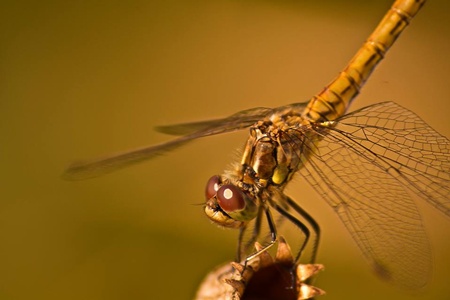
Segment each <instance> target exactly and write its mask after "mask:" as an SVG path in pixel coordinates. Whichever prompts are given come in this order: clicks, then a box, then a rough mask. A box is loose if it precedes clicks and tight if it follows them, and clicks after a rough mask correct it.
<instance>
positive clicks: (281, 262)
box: [195, 237, 325, 300]
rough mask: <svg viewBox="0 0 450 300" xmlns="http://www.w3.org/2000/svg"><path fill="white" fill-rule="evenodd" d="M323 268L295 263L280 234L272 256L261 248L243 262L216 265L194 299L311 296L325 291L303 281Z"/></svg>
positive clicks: (321, 266) (222, 299) (268, 299)
mask: <svg viewBox="0 0 450 300" xmlns="http://www.w3.org/2000/svg"><path fill="white" fill-rule="evenodd" d="M255 249H256V250H257V251H258V250H261V249H262V246H261V245H259V244H257V245H255ZM323 269H324V266H323V265H320V264H297V263H295V262H294V259H293V256H292V253H291V250H290V247H289V245H288V244H287V243H286V241H285V240H284V239H283V238H282V237H279V239H278V249H277V253H276V255H275V258H272V256H271V255H270V254H269V253H268V252H267V251H264V252H262V253H261V254H260V255H258V256H257V257H255V258H253V259H251V260H250V261H248V262H247V265H246V266H245V265H244V264H239V263H236V262H232V263H227V264H225V265H222V266H219V267H218V268H216V269H214V270H213V271H212V272H210V273H209V274H208V275H207V276H206V277H205V279H204V280H203V282H202V283H201V285H200V288H199V289H198V291H197V295H196V297H195V299H197V300H207V299H208V300H213V299H214V300H216V299H217V300H225V299H226V300H229V299H233V300H245V299H247V300H248V299H267V300H270V299H288V300H289V299H293V300H300V299H311V298H313V297H316V296H320V295H323V294H325V292H324V291H322V290H321V289H319V288H316V287H314V286H311V285H309V284H307V283H306V281H307V280H308V279H310V278H311V277H312V276H314V275H316V274H317V273H318V272H320V271H321V270H323Z"/></svg>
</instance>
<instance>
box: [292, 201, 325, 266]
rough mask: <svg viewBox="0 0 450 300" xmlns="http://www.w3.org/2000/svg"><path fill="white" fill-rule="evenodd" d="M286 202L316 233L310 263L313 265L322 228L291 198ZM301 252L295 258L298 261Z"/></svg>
mask: <svg viewBox="0 0 450 300" xmlns="http://www.w3.org/2000/svg"><path fill="white" fill-rule="evenodd" d="M286 201H287V203H288V204H289V206H290V207H292V208H293V209H294V210H295V211H296V212H297V213H298V214H299V215H301V216H302V217H303V218H304V219H305V221H306V222H307V223H308V224H309V225H310V226H311V228H312V230H313V232H314V235H315V239H314V243H313V247H312V254H311V261H310V262H309V263H311V264H313V263H315V261H316V257H317V251H318V249H319V243H320V226H319V224H317V222H316V220H314V218H313V217H311V215H310V214H308V213H307V212H306V211H305V210H304V209H303V208H301V207H300V206H299V205H298V204H297V202H295V201H294V200H292V199H291V198H290V197H287V196H286ZM297 221H298V220H297ZM294 224H296V222H294ZM302 225H303V224H302ZM302 227H303V226H302ZM300 229H301V227H300ZM302 231H303V230H302ZM305 246H306V244H305ZM302 250H303V249H302ZM301 252H302V251H300V252H299V253H298V254H297V257H296V258H295V260H296V261H297V260H298V259H299V258H300V254H301Z"/></svg>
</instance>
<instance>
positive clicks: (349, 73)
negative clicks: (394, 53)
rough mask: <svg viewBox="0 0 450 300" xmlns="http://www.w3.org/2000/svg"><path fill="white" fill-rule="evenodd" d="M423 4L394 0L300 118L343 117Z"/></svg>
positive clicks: (422, 0) (323, 118) (419, 1)
mask: <svg viewBox="0 0 450 300" xmlns="http://www.w3.org/2000/svg"><path fill="white" fill-rule="evenodd" d="M424 2H425V0H410V1H400V0H397V1H396V2H395V3H394V4H393V5H392V7H391V9H390V10H389V12H388V13H387V14H386V15H385V17H384V18H383V20H382V21H381V22H380V24H379V25H378V27H377V28H376V29H375V30H374V32H373V33H372V34H371V35H370V37H369V38H368V39H367V41H366V42H365V43H364V45H363V46H362V47H361V48H360V50H359V51H358V52H357V53H356V55H355V56H354V57H353V58H352V59H351V60H350V63H349V64H348V65H347V67H346V68H345V69H344V70H343V71H342V72H341V73H340V74H339V75H338V76H337V77H336V78H335V79H334V80H333V81H332V82H331V83H330V84H328V85H327V86H326V87H325V88H324V89H323V90H322V91H321V92H320V93H319V94H317V95H315V96H314V97H313V98H312V99H311V100H310V101H309V103H308V106H307V107H306V109H305V111H304V113H303V116H304V117H305V118H307V119H309V120H310V121H313V122H323V121H332V120H335V119H337V118H339V117H341V116H343V115H344V114H345V112H346V111H347V108H348V107H349V106H350V104H351V102H352V101H353V99H355V97H356V96H357V95H358V93H359V90H360V89H361V87H362V86H363V85H364V83H365V82H366V80H367V79H368V78H369V76H370V74H371V73H372V71H373V70H374V69H375V67H376V66H377V65H378V63H379V62H380V61H381V60H382V59H383V58H384V55H385V54H386V52H387V51H388V50H389V48H390V47H391V46H392V44H393V43H394V42H395V40H396V39H397V38H398V37H399V35H400V34H401V33H402V31H403V30H404V29H405V28H406V27H407V26H408V24H409V21H410V20H411V19H412V18H413V17H414V16H415V15H416V13H417V12H418V11H419V9H420V8H421V6H422V5H423V4H424Z"/></svg>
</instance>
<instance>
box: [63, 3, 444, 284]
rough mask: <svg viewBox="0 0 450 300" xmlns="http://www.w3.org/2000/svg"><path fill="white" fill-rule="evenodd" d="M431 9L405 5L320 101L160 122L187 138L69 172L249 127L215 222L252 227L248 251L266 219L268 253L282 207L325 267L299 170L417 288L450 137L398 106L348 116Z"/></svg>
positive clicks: (212, 210) (98, 171)
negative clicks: (426, 220)
mask: <svg viewBox="0 0 450 300" xmlns="http://www.w3.org/2000/svg"><path fill="white" fill-rule="evenodd" d="M424 2H425V0H416V1H412V0H397V1H396V2H395V3H394V4H393V6H392V7H391V9H390V10H389V11H388V13H387V14H386V15H385V17H384V18H383V20H382V21H381V22H380V24H379V25H378V27H377V28H376V29H375V31H374V32H373V33H372V34H371V35H370V37H369V38H368V40H367V41H366V42H365V43H364V44H363V46H362V47H361V48H360V50H359V51H358V52H357V54H356V55H355V56H354V57H353V58H352V60H351V61H350V63H349V64H348V65H347V66H346V67H345V68H344V70H343V71H342V72H341V73H340V74H339V75H338V76H337V78H335V79H334V80H333V81H332V82H331V83H330V84H329V85H327V86H326V87H325V88H324V89H323V90H322V91H321V92H320V93H318V94H317V95H315V96H314V97H312V99H311V100H310V101H308V102H305V103H294V104H290V105H286V106H281V107H277V108H263V107H257V108H252V109H248V110H244V111H240V112H238V113H235V114H233V115H231V116H229V117H226V118H222V119H216V120H210V121H201V122H193V123H186V124H178V125H172V126H162V127H157V130H158V131H160V132H163V133H167V134H172V135H179V136H180V137H178V138H177V139H174V140H172V141H169V142H166V143H163V144H159V145H154V146H150V147H144V148H141V149H137V150H133V151H128V152H125V153H123V154H119V155H114V156H110V157H106V158H101V159H97V160H92V161H85V162H80V163H74V164H72V165H71V166H70V167H69V168H68V169H67V170H66V172H65V173H64V177H65V178H67V179H71V180H77V179H86V178H90V177H96V176H99V175H103V174H106V173H109V172H112V171H115V170H118V169H120V168H122V167H126V166H129V165H132V164H135V163H138V162H141V161H144V160H148V159H151V158H154V157H156V156H158V155H160V154H162V153H165V152H167V151H170V150H173V149H175V148H178V147H180V146H182V145H184V144H186V143H188V142H190V141H192V140H194V139H197V138H200V137H205V136H211V135H216V134H221V133H225V132H232V131H237V130H242V129H246V128H249V131H250V135H249V138H248V140H247V142H246V144H245V146H244V149H243V154H242V159H241V160H240V161H239V162H236V163H235V164H234V165H233V167H232V168H230V169H229V170H226V171H225V172H224V173H223V174H222V175H214V176H212V177H211V178H210V179H209V180H208V182H207V185H206V189H205V197H206V202H205V206H204V209H205V212H206V215H207V216H208V217H209V218H210V219H211V220H213V221H214V222H215V223H217V224H219V225H221V226H224V227H230V228H238V229H239V230H240V238H239V248H240V250H239V254H240V255H244V254H245V253H248V250H249V247H252V246H253V244H254V241H256V240H257V239H258V238H259V237H260V235H261V226H262V225H261V224H262V222H267V224H268V227H269V229H270V241H268V243H266V244H265V247H264V249H267V248H268V247H270V246H271V245H272V244H273V243H275V242H276V240H277V222H276V220H274V218H273V217H272V213H273V212H276V213H277V214H279V215H280V216H281V217H283V218H284V219H285V220H287V222H291V223H292V224H294V225H295V226H296V227H297V228H299V229H300V231H301V232H303V236H302V237H301V239H302V241H301V246H300V249H299V251H298V254H297V258H298V257H300V256H301V254H302V250H303V249H304V248H305V247H306V245H307V244H308V243H309V244H311V243H312V249H313V251H312V255H311V258H310V262H313V261H314V260H315V257H316V253H317V249H318V245H319V240H320V230H319V225H318V224H317V223H316V221H315V220H314V219H313V218H312V217H311V216H310V215H309V214H308V213H307V212H306V211H305V210H303V209H302V208H301V206H300V205H299V204H298V203H297V202H296V201H294V200H292V199H291V198H290V197H289V196H287V195H286V194H285V193H284V189H285V187H286V185H287V184H288V183H289V182H290V181H291V179H292V177H293V175H294V174H299V175H300V176H301V178H302V179H304V180H306V181H307V182H308V183H309V184H311V186H312V187H313V188H314V189H315V190H316V191H317V192H318V193H319V194H320V195H321V196H322V198H323V199H325V200H326V201H327V202H328V204H329V205H330V206H331V207H332V208H333V209H334V211H335V212H336V214H337V215H338V216H339V217H340V219H341V220H342V222H343V223H344V225H345V226H346V228H347V230H348V231H349V232H350V234H351V236H352V237H353V239H354V241H355V242H356V244H357V245H358V247H359V248H360V250H361V252H362V253H363V255H364V256H365V258H366V259H367V260H368V262H369V264H370V265H371V266H372V268H373V269H374V270H375V271H376V273H377V274H378V275H380V276H381V277H383V278H384V279H386V280H388V281H391V282H393V283H395V284H397V285H399V286H402V287H405V288H418V287H421V286H423V285H424V284H425V283H426V282H427V280H428V278H429V275H430V274H429V272H430V266H431V258H430V257H431V253H430V252H431V251H430V248H429V245H428V239H427V236H426V234H425V231H424V228H423V225H422V221H421V218H420V214H419V211H418V209H417V206H416V204H415V203H414V201H413V200H412V199H411V197H410V193H411V192H412V193H414V194H416V195H417V196H418V197H419V198H421V199H423V200H425V201H426V202H428V203H429V204H431V205H432V206H434V207H435V208H437V209H438V210H439V211H441V212H442V213H444V214H445V215H446V216H450V193H449V191H450V187H449V182H450V155H449V149H450V143H449V140H448V139H447V138H446V137H444V136H442V135H440V134H439V133H438V132H436V131H435V130H433V129H432V128H431V127H430V126H429V125H427V124H426V123H425V122H424V121H423V120H421V119H420V118H419V117H418V116H417V115H416V114H414V113H412V112H411V111H409V110H407V109H405V108H403V107H401V106H399V105H397V104H395V103H393V102H384V103H378V104H374V105H371V106H368V107H365V108H362V109H359V110H357V111H353V112H351V113H348V114H346V112H347V109H348V108H349V106H350V104H351V102H352V101H353V100H354V99H355V97H356V96H357V95H358V93H359V91H360V89H361V87H362V86H363V85H364V83H365V81H366V80H367V79H368V77H369V76H370V74H371V72H372V71H373V70H374V68H375V67H376V65H377V64H378V63H379V62H380V61H381V60H382V59H383V57H384V55H385V54H386V52H387V51H388V49H389V48H390V47H391V46H392V44H393V43H394V41H395V40H396V39H397V37H398V36H399V35H400V34H401V32H402V31H403V30H404V29H405V28H406V27H407V25H408V24H409V21H410V20H411V19H412V18H413V17H414V16H415V15H416V13H417V12H418V11H419V9H420V8H421V6H422V5H423V3H424ZM408 190H409V191H408ZM264 220H265V221H264ZM250 223H251V224H252V226H250V225H249V224H250ZM250 227H251V228H250ZM245 234H248V235H249V239H248V241H244V238H243V237H244V235H245ZM258 253H259V252H258ZM258 253H253V254H251V255H250V256H248V257H254V256H255V255H258ZM248 257H247V259H248Z"/></svg>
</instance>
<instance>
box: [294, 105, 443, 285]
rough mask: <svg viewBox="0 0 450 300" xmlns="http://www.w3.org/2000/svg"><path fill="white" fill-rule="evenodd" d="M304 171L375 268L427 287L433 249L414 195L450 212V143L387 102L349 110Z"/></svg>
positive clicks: (327, 130) (323, 131) (327, 131)
mask: <svg viewBox="0 0 450 300" xmlns="http://www.w3.org/2000/svg"><path fill="white" fill-rule="evenodd" d="M313 130H314V131H316V132H315V134H318V135H321V136H322V138H321V140H320V141H319V142H318V143H317V144H315V143H313V142H311V143H310V145H308V146H307V147H308V148H305V146H304V147H303V150H302V151H304V150H307V151H309V150H312V151H309V152H310V153H311V154H310V155H309V157H307V159H306V162H305V165H304V167H303V168H302V169H301V170H300V173H301V174H302V175H303V177H304V178H305V179H306V180H307V181H308V182H309V183H310V184H311V185H312V186H313V187H314V188H315V189H316V190H317V191H318V192H319V194H320V195H321V196H322V197H323V198H324V199H326V201H327V202H328V203H329V204H330V205H331V206H332V207H333V208H334V210H335V211H336V213H337V214H338V215H339V217H340V218H341V220H342V222H343V223H344V224H345V226H346V227H347V229H348V230H349V232H350V233H351V235H352V237H353V239H354V240H355V241H356V244H357V245H358V246H359V248H360V249H361V251H362V253H363V254H364V256H365V257H366V258H367V260H368V261H369V263H370V264H371V266H372V267H373V268H374V270H375V272H376V273H377V274H378V275H380V276H381V277H383V278H384V279H386V280H388V281H392V282H393V283H395V284H397V285H399V286H403V287H406V288H418V287H421V286H423V285H424V284H425V283H426V282H427V280H428V279H429V276H430V271H431V254H430V247H429V244H428V239H427V236H426V234H425V231H424V228H423V225H422V221H421V217H420V214H419V212H418V210H417V207H416V205H415V203H414V202H413V201H412V199H411V196H410V193H408V192H407V190H406V188H408V189H409V190H410V191H412V192H413V193H414V194H416V195H417V196H419V197H420V198H422V199H424V200H426V201H428V202H429V203H430V204H431V205H433V206H435V207H436V208H438V209H439V210H440V211H442V212H443V213H444V214H446V215H447V216H449V215H450V213H449V207H450V200H449V199H450V197H449V196H450V192H449V191H450V189H449V182H450V172H449V170H450V168H449V161H450V155H449V149H450V143H449V141H448V140H447V139H446V138H445V137H443V136H441V135H440V134H439V133H437V132H436V131H434V130H433V129H432V128H431V127H430V126H428V125H427V124H426V123H425V122H424V121H422V120H421V119H420V118H419V117H417V116H416V115H415V114H413V113H412V112H410V111H408V110H406V109H405V108H403V107H401V106H399V105H397V104H395V103H392V102H385V103H380V104H376V105H372V106H369V107H366V108H363V109H361V110H358V111H355V112H353V113H350V114H348V115H346V116H344V117H342V118H340V119H339V120H337V125H336V126H335V127H329V126H320V125H317V127H315V128H314V129H313Z"/></svg>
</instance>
